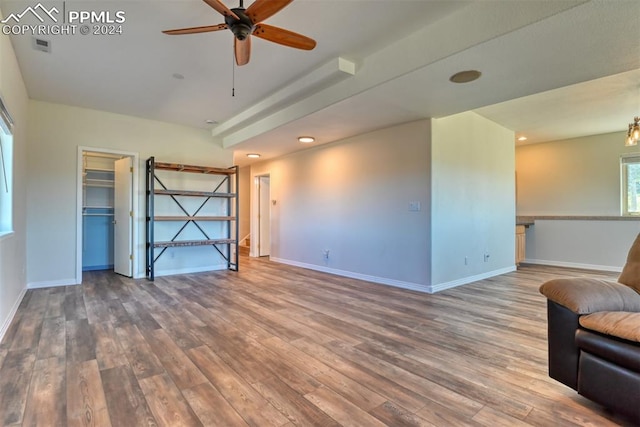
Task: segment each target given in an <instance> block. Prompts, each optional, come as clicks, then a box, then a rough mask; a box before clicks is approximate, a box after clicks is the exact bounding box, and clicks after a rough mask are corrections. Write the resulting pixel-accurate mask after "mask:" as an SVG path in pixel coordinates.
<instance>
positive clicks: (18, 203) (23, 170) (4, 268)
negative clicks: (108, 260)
mask: <svg viewBox="0 0 640 427" xmlns="http://www.w3.org/2000/svg"><path fill="white" fill-rule="evenodd" d="M1 15H2V14H1V13H0V16H1ZM0 93H2V97H3V99H4V102H5V104H6V107H7V109H8V110H9V113H10V114H11V116H12V117H13V120H14V122H15V128H14V130H13V229H14V233H13V234H11V235H8V236H5V237H3V238H2V239H0V339H2V336H3V335H4V333H5V331H6V328H7V327H8V322H9V321H10V320H11V317H12V316H13V313H14V312H15V310H16V309H17V306H18V304H19V303H20V299H21V298H22V295H23V292H24V291H25V289H26V272H25V271H26V187H27V183H26V179H27V171H28V169H27V126H28V120H27V117H28V111H27V109H28V107H27V106H28V102H29V101H28V97H27V91H26V88H25V86H24V82H23V80H22V75H21V73H20V68H19V66H18V61H17V60H16V57H15V53H14V51H13V47H12V46H11V42H10V41H9V37H8V36H5V35H0Z"/></svg>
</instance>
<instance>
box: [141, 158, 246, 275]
mask: <svg viewBox="0 0 640 427" xmlns="http://www.w3.org/2000/svg"><path fill="white" fill-rule="evenodd" d="M159 170H160V171H172V172H176V173H195V174H206V175H211V176H216V177H218V180H217V181H215V182H213V183H214V185H215V188H214V189H213V191H193V190H175V189H169V188H167V187H166V186H165V184H164V183H163V182H162V180H161V179H160V177H158V175H157V173H156V171H159ZM220 176H222V179H221V180H220V179H219V177H220ZM212 181H214V180H212ZM157 186H159V188H156V187H157ZM146 190H147V214H146V224H147V227H146V229H147V278H148V279H149V280H154V277H155V271H154V270H155V263H156V262H157V261H158V259H159V258H160V257H161V256H162V255H163V254H164V253H165V251H166V250H167V249H168V248H177V247H191V246H211V247H213V248H214V249H215V251H216V253H218V254H219V255H220V256H221V257H222V258H223V259H224V260H225V262H226V264H227V268H228V269H229V270H233V271H238V208H239V203H238V167H237V166H233V167H230V168H228V169H224V168H213V167H206V166H194V165H181V164H176V163H161V162H156V161H155V158H154V157H150V158H149V159H147V176H146ZM156 197H169V198H170V199H172V200H173V202H175V204H176V205H177V207H178V208H179V209H180V211H181V212H183V213H184V215H178V216H176V215H164V216H163V215H156V212H155V199H156ZM178 197H189V198H192V197H194V198H201V199H203V201H202V203H201V204H200V206H199V207H198V208H197V209H195V210H194V209H192V210H193V212H189V209H188V208H187V207H185V204H184V203H181V201H180V199H178ZM212 199H222V200H224V202H225V211H226V212H224V214H223V215H216V216H205V215H198V213H199V212H200V211H201V210H202V209H203V208H204V206H205V205H206V204H207V202H209V201H210V200H212ZM205 221H221V222H225V223H226V224H227V225H228V226H227V227H226V233H225V235H222V236H210V235H209V233H207V232H206V230H205V229H204V227H203V226H202V225H201V223H202V222H205ZM156 222H177V223H182V224H181V226H180V228H179V230H178V231H177V232H176V233H175V234H174V236H173V238H171V239H170V240H166V241H156V240H155V224H156ZM189 224H193V225H195V227H196V228H197V229H198V230H199V231H200V233H201V234H202V237H203V238H202V239H198V240H193V239H188V240H187V239H182V240H181V239H180V236H181V233H182V232H183V231H184V230H185V228H186V227H187V226H188V225H189ZM156 249H157V250H158V251H156ZM156 252H157V253H156Z"/></svg>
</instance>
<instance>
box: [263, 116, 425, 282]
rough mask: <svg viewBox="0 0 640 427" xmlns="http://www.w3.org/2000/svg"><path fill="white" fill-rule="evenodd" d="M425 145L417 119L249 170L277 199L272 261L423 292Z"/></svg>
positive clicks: (273, 197) (420, 125) (422, 131)
mask: <svg viewBox="0 0 640 427" xmlns="http://www.w3.org/2000/svg"><path fill="white" fill-rule="evenodd" d="M429 144H430V122H429V121H427V120H423V121H417V122H412V123H407V124H403V125H398V126H393V127H390V128H387V129H382V130H379V131H375V132H371V133H368V134H364V135H359V136H356V137H352V138H348V139H346V140H343V141H340V142H337V143H333V144H329V145H323V146H320V147H317V148H315V149H308V150H305V151H302V152H298V153H295V154H291V155H288V156H285V157H282V158H279V159H276V160H273V161H266V162H261V163H257V164H254V165H252V166H251V176H252V177H254V176H256V175H263V174H269V175H270V185H271V198H272V199H273V200H276V205H275V206H272V209H271V258H272V259H274V260H276V261H280V262H285V263H289V264H293V265H300V266H303V267H307V268H313V269H317V270H322V271H328V272H331V273H336V274H340V275H345V276H349V277H358V278H363V279H367V280H372V281H377V282H379V283H386V284H390V285H394V286H401V287H408V288H412V289H421V290H428V285H429V271H430V268H429V262H430V255H429V242H430V236H429V222H430V219H429V216H430V207H429V187H430V184H429V168H430V166H429V165H430V161H429ZM253 191H254V188H253V186H252V193H253ZM411 201H416V202H419V203H420V204H421V210H420V211H418V212H415V211H409V202H411ZM253 214H254V215H255V212H254V213H253ZM254 221H255V218H254ZM255 237H256V236H255V233H254V235H253V236H252V238H253V239H255ZM252 243H253V242H252ZM325 250H329V259H325V258H324V256H323V251H325Z"/></svg>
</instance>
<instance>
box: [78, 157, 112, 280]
mask: <svg viewBox="0 0 640 427" xmlns="http://www.w3.org/2000/svg"><path fill="white" fill-rule="evenodd" d="M114 160H115V159H114V158H113V157H110V156H106V155H102V154H100V153H89V152H85V153H84V154H83V156H82V238H83V241H82V270H83V271H91V270H108V269H111V268H113V252H114V250H113V194H114V187H113V186H114V167H113V165H114Z"/></svg>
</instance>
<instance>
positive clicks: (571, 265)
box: [522, 259, 622, 273]
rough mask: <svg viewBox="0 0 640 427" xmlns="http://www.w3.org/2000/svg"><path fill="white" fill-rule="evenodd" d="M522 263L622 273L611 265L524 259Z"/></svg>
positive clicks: (618, 268)
mask: <svg viewBox="0 0 640 427" xmlns="http://www.w3.org/2000/svg"><path fill="white" fill-rule="evenodd" d="M522 262H523V263H525V264H536V265H550V266H552V267H567V268H579V269H582V270H600V271H613V272H617V273H620V272H621V271H622V267H618V266H613V265H598V264H582V263H578V262H565V261H552V260H547V259H525V260H524V261H522Z"/></svg>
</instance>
